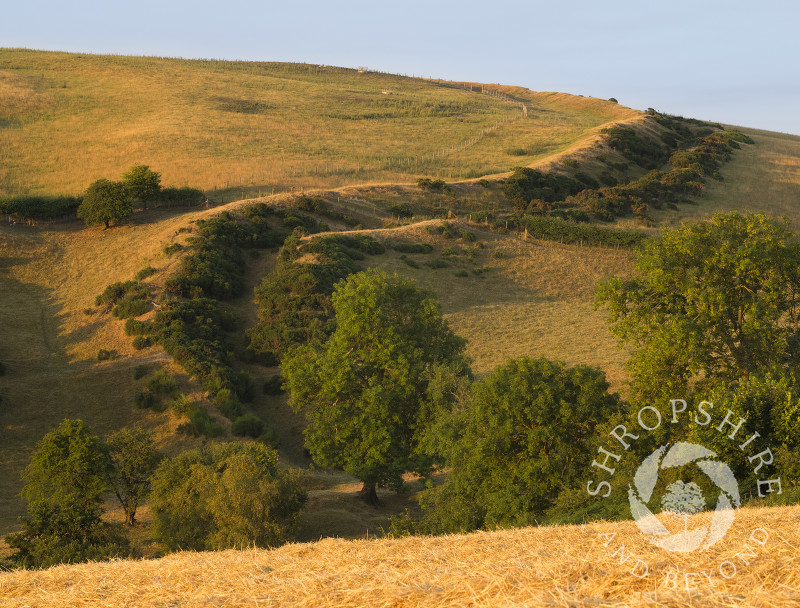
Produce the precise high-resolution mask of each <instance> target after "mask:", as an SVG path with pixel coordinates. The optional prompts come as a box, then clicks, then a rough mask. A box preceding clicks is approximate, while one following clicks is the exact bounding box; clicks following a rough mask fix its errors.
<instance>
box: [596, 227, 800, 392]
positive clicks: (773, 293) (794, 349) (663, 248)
mask: <svg viewBox="0 0 800 608" xmlns="http://www.w3.org/2000/svg"><path fill="white" fill-rule="evenodd" d="M637 269H638V276H634V277H633V278H630V279H625V280H623V279H620V278H611V279H609V280H607V281H605V282H603V283H601V284H600V285H599V286H598V291H597V304H598V306H599V305H607V306H608V313H609V321H610V323H611V324H612V329H613V331H614V333H616V335H617V336H619V338H620V339H621V340H622V342H624V343H627V344H628V345H629V346H630V347H631V348H632V349H633V355H632V358H631V361H630V362H629V368H630V371H631V375H632V378H633V380H632V388H633V389H634V393H635V394H636V395H637V396H639V397H640V398H643V399H646V400H648V401H652V400H653V399H655V398H663V397H667V396H675V395H685V394H687V390H688V387H689V385H690V383H691V382H692V381H695V380H697V379H702V378H706V379H715V380H716V379H719V380H723V381H727V382H732V381H736V380H738V379H740V378H743V377H745V376H747V375H748V374H751V373H754V372H758V371H769V370H779V369H781V368H783V367H785V366H787V365H788V366H790V367H794V366H796V364H797V362H798V355H799V354H800V325H798V313H800V306H799V305H800V298H799V297H798V296H799V295H800V243H798V239H797V238H796V236H795V235H794V234H793V233H792V232H791V231H790V230H789V227H788V224H787V223H786V222H780V221H777V220H773V219H769V218H767V217H765V216H763V215H740V214H738V213H736V212H733V213H729V214H725V215H723V214H717V215H715V216H714V218H713V220H712V221H710V222H700V223H697V224H692V225H684V226H682V227H680V228H677V229H674V230H669V229H667V230H665V231H664V232H663V233H662V235H661V236H660V237H659V238H657V239H653V240H652V241H649V242H647V243H646V244H645V245H644V247H643V248H642V250H641V252H640V254H639V259H638V262H637Z"/></svg>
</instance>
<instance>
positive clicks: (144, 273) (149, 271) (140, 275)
mask: <svg viewBox="0 0 800 608" xmlns="http://www.w3.org/2000/svg"><path fill="white" fill-rule="evenodd" d="M157 272H158V270H156V269H155V268H153V267H152V266H145V267H144V268H142V269H141V270H140V271H139V272H137V273H136V274H135V275H134V278H135V279H136V280H137V281H141V280H142V279H146V278H147V277H151V276H153V275H154V274H155V273H157Z"/></svg>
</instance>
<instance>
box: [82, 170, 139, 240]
mask: <svg viewBox="0 0 800 608" xmlns="http://www.w3.org/2000/svg"><path fill="white" fill-rule="evenodd" d="M131 213H133V202H132V201H131V198H130V196H129V195H128V192H127V190H126V189H125V186H124V184H122V183H121V182H112V181H109V180H107V179H98V180H97V181H96V182H94V183H93V184H91V185H90V186H89V187H88V188H87V189H86V193H85V194H84V195H83V202H81V205H80V207H78V217H79V218H80V219H82V220H83V221H84V222H86V225H87V226H93V225H95V224H105V227H106V228H108V226H109V224H110V222H118V221H119V220H122V219H125V218H126V217H128V216H130V214H131Z"/></svg>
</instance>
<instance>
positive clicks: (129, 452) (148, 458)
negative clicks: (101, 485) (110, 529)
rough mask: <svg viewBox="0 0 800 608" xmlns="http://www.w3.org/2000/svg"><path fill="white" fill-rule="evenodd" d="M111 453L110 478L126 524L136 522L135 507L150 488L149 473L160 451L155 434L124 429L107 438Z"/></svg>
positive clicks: (135, 429) (141, 430)
mask: <svg viewBox="0 0 800 608" xmlns="http://www.w3.org/2000/svg"><path fill="white" fill-rule="evenodd" d="M107 443H108V448H109V454H110V456H111V471H110V475H109V481H110V483H111V487H112V488H113V489H114V493H115V494H116V495H117V499H118V500H119V504H120V506H121V507H122V510H123V511H124V512H125V523H126V524H128V525H129V526H132V525H134V524H135V523H136V509H137V508H138V507H139V505H140V504H141V502H142V501H143V500H144V499H145V497H146V496H147V493H148V492H149V491H150V476H151V475H152V474H153V472H154V471H155V469H156V465H157V464H158V461H159V454H158V452H157V451H156V449H155V445H154V444H153V437H152V434H151V433H150V432H148V431H146V430H144V429H142V428H141V427H138V426H137V427H133V428H125V429H122V430H120V431H117V432H116V433H114V434H112V435H111V436H109V438H108V441H107Z"/></svg>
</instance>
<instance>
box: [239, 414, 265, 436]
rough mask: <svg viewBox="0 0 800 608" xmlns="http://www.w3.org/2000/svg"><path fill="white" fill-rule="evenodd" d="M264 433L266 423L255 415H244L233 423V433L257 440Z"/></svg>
mask: <svg viewBox="0 0 800 608" xmlns="http://www.w3.org/2000/svg"><path fill="white" fill-rule="evenodd" d="M263 432H264V421H263V420H261V418H259V417H258V416H256V415H255V414H243V415H242V416H239V417H238V418H237V419H236V420H234V421H233V425H232V426H231V433H233V434H234V435H236V436H237V437H251V438H253V439H256V438H257V437H259V436H260V435H261V434H262V433H263Z"/></svg>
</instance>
